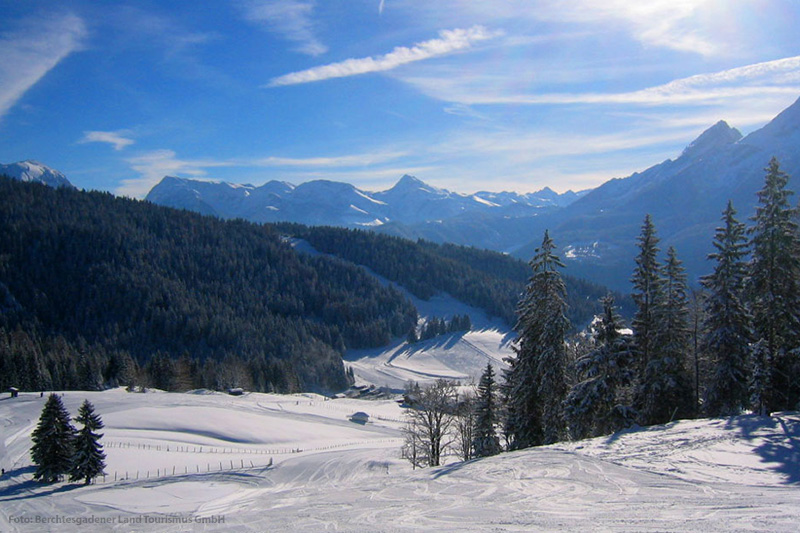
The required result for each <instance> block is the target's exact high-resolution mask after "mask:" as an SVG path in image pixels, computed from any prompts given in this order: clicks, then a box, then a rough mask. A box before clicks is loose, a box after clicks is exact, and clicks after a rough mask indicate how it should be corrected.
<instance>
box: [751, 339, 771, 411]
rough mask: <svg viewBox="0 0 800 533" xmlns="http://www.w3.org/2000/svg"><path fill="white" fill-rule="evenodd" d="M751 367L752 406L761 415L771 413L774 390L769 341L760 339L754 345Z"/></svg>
mask: <svg viewBox="0 0 800 533" xmlns="http://www.w3.org/2000/svg"><path fill="white" fill-rule="evenodd" d="M752 351H753V354H752V358H751V362H752V364H751V367H750V406H751V407H752V409H753V411H754V412H756V413H757V414H759V415H761V416H767V415H769V413H770V411H769V399H770V393H771V391H772V383H771V374H772V361H771V360H770V353H769V350H768V349H767V342H766V341H765V340H764V339H760V340H759V341H758V342H756V343H755V344H754V345H753V348H752Z"/></svg>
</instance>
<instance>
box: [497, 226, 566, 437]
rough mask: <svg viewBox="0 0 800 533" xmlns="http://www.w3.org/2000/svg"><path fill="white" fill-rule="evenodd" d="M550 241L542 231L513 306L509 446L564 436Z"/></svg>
mask: <svg viewBox="0 0 800 533" xmlns="http://www.w3.org/2000/svg"><path fill="white" fill-rule="evenodd" d="M554 249H555V244H554V243H553V240H552V239H551V238H550V235H549V233H548V232H545V234H544V239H543V241H542V245H541V247H540V248H538V249H537V250H536V254H535V255H534V257H533V259H532V260H531V263H530V265H531V268H532V269H533V277H532V278H531V280H530V282H529V283H528V286H527V287H526V289H525V294H524V295H523V297H522V300H521V301H520V304H519V306H518V309H517V314H518V317H519V319H518V321H517V325H516V328H515V329H516V331H517V335H518V338H517V345H516V347H515V351H516V358H513V361H512V362H511V368H510V370H509V372H508V373H507V374H506V376H507V379H508V380H509V383H508V390H507V391H506V396H507V398H508V402H509V408H508V416H509V421H508V424H509V430H510V431H511V433H512V447H513V448H526V447H529V446H537V445H539V444H550V443H553V442H556V441H558V440H560V439H561V438H563V436H564V434H565V429H566V424H565V422H564V413H563V408H562V403H563V401H564V397H565V396H566V392H567V390H566V389H567V385H566V379H565V366H566V345H565V340H564V339H565V336H566V334H567V332H568V331H569V328H570V324H569V320H568V319H567V317H566V315H565V313H566V308H567V304H566V287H565V286H564V281H563V279H562V278H561V274H560V273H559V271H558V269H559V268H563V267H564V264H563V263H562V262H561V260H560V259H559V258H558V256H556V255H555V253H554V252H553V250H554Z"/></svg>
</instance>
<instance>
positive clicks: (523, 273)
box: [276, 223, 632, 326]
mask: <svg viewBox="0 0 800 533" xmlns="http://www.w3.org/2000/svg"><path fill="white" fill-rule="evenodd" d="M276 229H278V230H279V231H281V232H284V233H287V234H289V235H291V236H293V237H296V238H300V239H304V240H306V241H308V243H309V244H311V246H313V247H314V248H315V249H316V250H318V251H320V252H323V253H327V254H331V255H335V256H337V257H341V258H342V259H345V260H347V261H350V262H353V263H356V264H359V265H363V266H365V267H367V268H369V269H371V270H372V271H374V272H375V273H377V274H379V275H380V276H383V277H384V278H386V279H388V280H390V281H393V282H395V283H398V284H399V285H402V286H403V287H405V288H406V289H407V290H408V291H409V292H411V293H412V294H413V295H414V296H416V297H418V298H420V299H422V300H428V299H429V298H431V297H432V296H434V295H436V294H438V293H442V292H445V293H448V294H450V295H451V296H453V297H454V298H456V299H458V300H460V301H462V302H464V303H466V304H469V305H472V306H474V307H478V308H480V309H483V310H485V311H486V312H487V313H488V314H489V315H490V316H496V317H499V318H502V319H503V320H505V321H506V322H507V323H508V324H509V325H514V324H515V322H516V320H517V315H516V308H517V303H518V301H519V297H520V294H521V293H522V291H523V289H524V287H525V284H526V282H527V281H528V278H529V277H530V268H529V267H528V266H527V265H526V264H525V263H524V262H522V261H519V260H518V259H514V258H512V257H509V256H505V255H503V254H500V253H497V252H492V251H488V250H478V249H476V248H471V247H465V246H456V245H452V244H435V243H431V242H426V241H417V242H414V241H410V240H407V239H402V238H399V237H393V236H388V235H381V234H378V233H374V232H371V231H365V230H353V229H343V228H333V227H306V226H302V225H299V224H288V223H286V224H278V225H276ZM565 281H566V283H567V287H568V288H569V300H568V304H569V309H568V311H567V312H568V314H569V318H570V320H571V321H572V323H574V324H576V325H581V326H582V325H585V324H588V323H589V322H590V321H591V319H592V317H593V316H594V315H596V314H598V313H599V312H600V306H599V304H598V301H599V299H600V298H601V297H602V296H604V295H605V294H606V292H607V289H606V288H604V287H601V286H599V285H596V284H593V283H591V282H589V281H585V280H580V279H577V278H572V277H569V276H565ZM617 300H618V301H619V302H620V305H621V306H622V307H623V312H630V311H631V309H632V305H630V303H631V301H630V299H629V298H628V297H626V296H623V295H617Z"/></svg>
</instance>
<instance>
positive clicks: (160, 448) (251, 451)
mask: <svg viewBox="0 0 800 533" xmlns="http://www.w3.org/2000/svg"><path fill="white" fill-rule="evenodd" d="M402 440H403V439H401V438H397V437H394V438H385V439H369V440H360V441H351V442H344V443H339V444H331V445H328V446H317V447H314V448H300V447H297V448H271V449H262V448H233V447H231V448H225V447H222V448H220V447H215V446H175V445H169V444H143V443H131V442H127V441H108V442H103V446H104V447H105V448H106V449H112V448H117V449H126V450H147V451H157V452H164V453H201V454H203V453H205V454H224V455H288V454H292V453H301V452H304V451H305V452H318V451H325V450H333V449H339V448H348V447H351V446H359V445H363V444H379V443H389V442H399V441H402Z"/></svg>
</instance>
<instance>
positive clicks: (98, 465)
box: [69, 400, 106, 485]
mask: <svg viewBox="0 0 800 533" xmlns="http://www.w3.org/2000/svg"><path fill="white" fill-rule="evenodd" d="M75 421H76V422H78V423H79V424H83V427H82V428H81V429H80V430H79V431H78V433H77V436H76V438H75V455H74V456H73V459H72V468H71V469H70V473H69V479H70V481H80V480H81V479H83V480H84V484H86V485H88V484H89V483H91V482H92V479H94V478H96V477H97V476H100V475H103V470H104V469H105V467H106V463H105V459H106V454H105V452H104V451H103V445H102V444H100V438H101V437H102V436H103V435H102V434H100V433H96V431H97V430H99V429H103V421H102V420H101V419H100V416H99V415H97V414H96V413H95V412H94V406H93V405H92V404H91V403H90V402H89V400H85V401H84V402H83V404H82V405H81V406H80V409H78V416H77V417H76V418H75Z"/></svg>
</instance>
